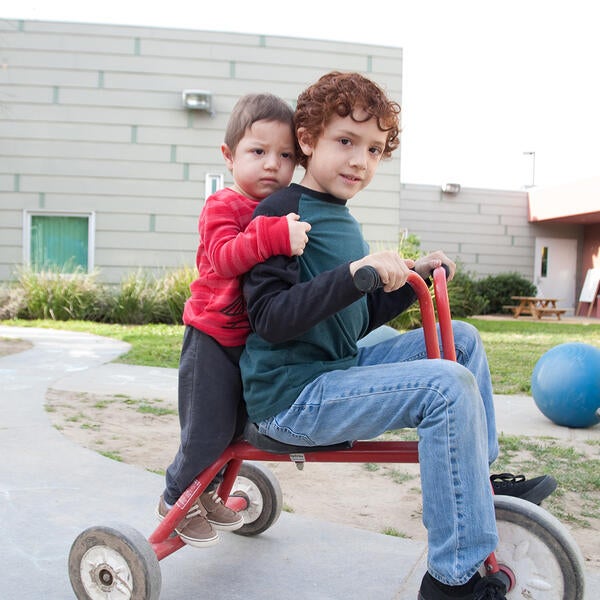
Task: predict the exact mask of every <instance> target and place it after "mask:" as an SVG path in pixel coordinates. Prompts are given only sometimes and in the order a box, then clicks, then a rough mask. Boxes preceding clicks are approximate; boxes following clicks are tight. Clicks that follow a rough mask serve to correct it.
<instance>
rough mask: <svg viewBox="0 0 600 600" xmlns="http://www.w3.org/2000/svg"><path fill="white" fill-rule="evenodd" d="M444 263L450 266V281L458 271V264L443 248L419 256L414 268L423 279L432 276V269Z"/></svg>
mask: <svg viewBox="0 0 600 600" xmlns="http://www.w3.org/2000/svg"><path fill="white" fill-rule="evenodd" d="M442 264H444V265H446V266H447V267H448V281H450V280H451V279H452V278H453V277H454V273H456V264H455V263H454V262H453V261H451V260H450V259H449V258H448V257H447V256H446V255H445V254H444V253H443V252H442V251H441V250H436V251H435V252H432V253H431V254H428V255H427V256H422V257H421V258H418V259H417V261H416V262H415V267H414V269H415V271H416V272H417V273H418V274H419V275H420V276H421V277H422V278H423V279H426V278H427V277H429V276H431V273H432V271H433V270H434V269H435V268H436V267H441V266H442Z"/></svg>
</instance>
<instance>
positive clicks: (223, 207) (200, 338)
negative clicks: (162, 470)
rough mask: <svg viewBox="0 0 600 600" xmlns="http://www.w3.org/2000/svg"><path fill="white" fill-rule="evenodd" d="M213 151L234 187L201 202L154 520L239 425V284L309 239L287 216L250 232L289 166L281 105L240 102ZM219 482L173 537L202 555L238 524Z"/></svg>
mask: <svg viewBox="0 0 600 600" xmlns="http://www.w3.org/2000/svg"><path fill="white" fill-rule="evenodd" d="M221 151H222V153H223V157H224V159H225V164H226V165H227V168H228V169H229V170H230V171H231V173H232V174H233V179H234V185H233V186H232V187H231V188H226V189H223V190H220V191H218V192H216V193H215V194H213V195H212V196H210V197H209V198H207V199H206V203H205V205H204V208H203V210H202V213H201V215H200V221H199V233H200V243H199V246H198V251H197V254H196V266H197V268H198V278H197V279H196V280H195V281H194V282H193V283H192V284H191V286H190V289H191V292H192V294H191V297H190V298H189V299H188V301H187V302H186V304H185V308H184V313H183V321H184V323H185V324H186V329H185V333H184V339H183V347H182V351H181V358H180V363H179V421H180V426H181V444H180V447H179V450H178V452H177V454H176V456H175V458H174V460H173V462H172V464H171V465H170V466H169V467H168V469H167V473H166V488H165V490H164V493H163V495H162V496H161V498H160V500H159V504H158V508H157V513H158V517H159V518H160V519H162V518H164V517H165V515H166V514H167V512H168V510H169V508H170V506H172V505H173V504H174V503H175V502H176V501H177V499H178V498H179V496H181V494H182V493H183V492H184V491H185V490H186V488H187V487H188V486H189V485H190V483H191V482H192V481H193V479H194V478H195V477H196V475H198V474H199V473H200V472H201V471H202V470H203V469H205V468H206V467H207V466H209V465H210V464H212V463H213V462H214V461H215V460H216V459H217V458H218V456H219V455H220V454H221V453H222V452H223V450H224V449H225V448H226V447H227V446H228V445H229V443H230V442H231V441H232V440H233V438H234V437H235V436H236V434H238V433H239V429H240V428H242V427H243V425H244V423H245V418H246V414H245V409H244V406H243V402H242V389H241V381H240V374H239V366H238V361H239V357H240V354H241V352H242V349H243V346H244V342H245V341H246V337H247V335H248V333H249V331H250V327H249V324H248V317H247V315H246V310H245V304H244V299H243V297H242V293H241V286H240V276H241V275H242V274H243V273H245V272H246V271H248V269H250V268H251V267H252V266H254V265H255V264H257V263H259V262H261V261H264V260H265V259H267V258H269V257H271V256H274V255H277V254H281V255H284V256H287V257H291V256H295V255H301V254H302V252H303V250H304V247H305V245H306V243H307V241H308V238H307V232H308V231H309V230H310V225H309V224H308V223H306V222H301V221H300V220H299V217H298V215H297V214H294V213H289V214H287V215H285V216H279V217H263V218H260V219H255V220H253V221H252V222H251V223H250V219H251V218H252V213H253V211H254V209H255V208H256V206H257V205H258V203H259V202H260V201H261V200H262V199H263V198H265V197H266V196H268V195H269V194H271V193H272V192H275V191H277V190H279V189H281V188H284V187H286V186H288V185H289V183H290V181H291V179H292V176H293V173H294V169H295V167H296V165H297V156H298V155H297V147H296V142H295V135H294V128H293V111H292V109H291V107H290V106H289V105H288V104H287V103H286V102H284V101H283V100H281V99H280V98H278V97H276V96H273V95H272V94H253V95H248V96H244V97H243V98H241V99H240V100H239V101H238V103H237V104H236V105H235V107H234V109H233V112H232V114H231V117H230V119H229V123H228V125H227V130H226V133H225V141H224V144H223V145H222V146H221ZM218 479H219V478H217V479H216V480H215V481H213V482H212V484H211V485H210V486H209V487H208V489H207V490H206V491H205V492H204V493H203V494H201V495H200V497H199V498H198V500H197V501H196V503H195V504H194V505H193V506H192V508H191V509H190V511H189V512H188V514H187V515H186V517H185V518H184V519H183V520H182V521H181V522H180V523H179V524H178V526H177V528H176V531H177V533H178V534H179V536H180V537H181V539H182V540H183V541H184V542H186V543H187V544H189V545H191V546H196V547H205V546H210V545H212V544H214V543H216V542H217V541H218V535H217V533H216V531H215V529H222V530H229V531H232V530H235V529H238V528H239V527H241V526H242V525H243V523H244V522H243V519H242V517H241V515H239V514H237V513H236V512H234V511H232V510H231V509H229V508H227V507H226V506H225V505H224V504H223V502H222V501H221V499H220V498H219V496H218V494H217V492H216V488H217V485H218V483H219V480H218Z"/></svg>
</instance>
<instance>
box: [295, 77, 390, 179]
mask: <svg viewBox="0 0 600 600" xmlns="http://www.w3.org/2000/svg"><path fill="white" fill-rule="evenodd" d="M357 109H363V110H365V111H366V112H367V113H368V115H369V116H368V117H367V119H364V120H367V121H368V120H369V119H371V118H374V119H376V121H377V126H378V127H379V129H381V131H386V132H387V134H388V135H387V142H386V145H385V148H384V151H383V158H389V157H390V156H391V155H392V152H393V151H394V150H395V149H396V148H397V147H398V146H399V144H400V140H399V138H398V136H399V135H400V105H399V104H398V103H397V102H394V101H393V100H390V99H389V98H388V97H387V96H386V94H385V92H384V91H383V90H382V89H381V88H380V87H379V86H378V85H377V84H376V83H375V82H373V81H371V80H370V79H367V78H366V77H364V76H363V75H360V74H359V73H342V72H340V71H332V72H331V73H327V74H326V75H323V76H322V77H321V78H320V79H319V80H318V81H316V82H315V83H313V84H312V85H311V86H309V87H308V88H307V89H306V90H304V91H303V92H302V93H301V94H300V96H298V103H297V106H296V113H295V115H294V125H295V128H296V131H298V129H299V128H304V130H305V132H306V133H307V134H308V136H309V137H310V138H311V139H312V140H313V142H314V141H316V140H317V139H318V137H319V136H320V135H321V134H322V133H323V131H324V129H325V126H326V125H327V123H328V122H329V120H330V119H331V117H332V116H333V115H339V116H340V117H348V116H349V117H351V118H352V119H354V120H357V119H356V118H355V117H354V111H355V110H357ZM299 162H300V164H301V165H302V166H303V167H306V165H307V162H308V157H307V156H305V155H304V154H303V153H302V152H300V160H299Z"/></svg>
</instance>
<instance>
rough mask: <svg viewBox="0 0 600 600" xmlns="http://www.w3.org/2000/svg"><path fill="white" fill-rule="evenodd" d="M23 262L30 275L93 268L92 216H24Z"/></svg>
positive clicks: (42, 213) (62, 214) (28, 212)
mask: <svg viewBox="0 0 600 600" xmlns="http://www.w3.org/2000/svg"><path fill="white" fill-rule="evenodd" d="M24 230H25V235H24V249H23V250H24V259H25V260H24V262H25V264H26V265H29V266H30V267H31V268H32V269H33V270H34V271H45V270H53V269H59V270H60V271H61V272H64V273H74V272H75V271H77V270H79V269H81V270H83V271H84V272H86V273H88V272H90V271H92V270H93V268H94V264H93V263H94V253H93V248H94V239H93V237H94V214H93V213H87V214H81V213H46V212H31V211H26V212H25V227H24Z"/></svg>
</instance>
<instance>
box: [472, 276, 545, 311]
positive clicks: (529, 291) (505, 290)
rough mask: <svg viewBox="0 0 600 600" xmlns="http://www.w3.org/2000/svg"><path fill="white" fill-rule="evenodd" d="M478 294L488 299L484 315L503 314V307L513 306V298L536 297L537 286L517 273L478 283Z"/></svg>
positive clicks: (485, 279) (486, 278)
mask: <svg viewBox="0 0 600 600" xmlns="http://www.w3.org/2000/svg"><path fill="white" fill-rule="evenodd" d="M477 293H478V294H479V295H480V296H482V297H483V298H485V299H486V301H487V306H486V307H485V312H484V313H483V314H494V313H500V312H502V307H503V306H506V305H509V304H513V303H514V302H513V300H511V296H535V295H536V293H537V288H536V286H535V285H534V284H533V283H531V281H529V280H528V279H525V277H523V276H522V275H521V274H519V273H516V272H511V273H500V274H498V275H490V276H488V277H485V278H484V279H480V280H479V281H478V282H477Z"/></svg>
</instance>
